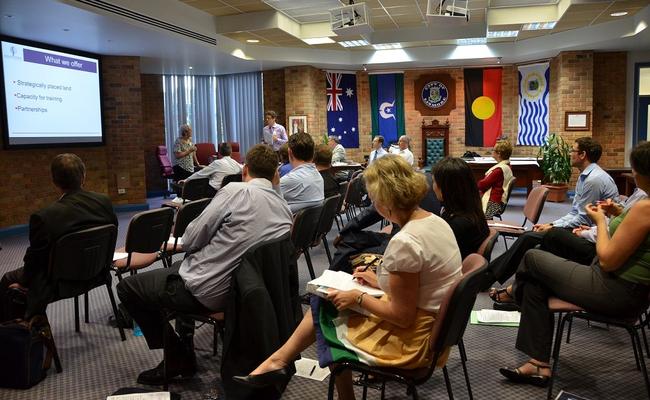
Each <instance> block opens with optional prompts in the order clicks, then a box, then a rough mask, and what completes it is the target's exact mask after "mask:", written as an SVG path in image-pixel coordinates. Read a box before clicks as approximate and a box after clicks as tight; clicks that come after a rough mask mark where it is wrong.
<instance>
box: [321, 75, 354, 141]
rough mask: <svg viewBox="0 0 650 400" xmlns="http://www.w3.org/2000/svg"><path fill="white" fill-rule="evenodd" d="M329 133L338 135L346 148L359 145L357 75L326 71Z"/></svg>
mask: <svg viewBox="0 0 650 400" xmlns="http://www.w3.org/2000/svg"><path fill="white" fill-rule="evenodd" d="M325 76H326V80H327V87H326V89H325V93H326V94H327V135H328V136H338V137H339V139H341V144H342V145H343V147H345V148H358V147H359V125H358V122H359V115H358V114H359V113H358V107H357V76H356V75H355V74H341V73H337V72H326V73H325Z"/></svg>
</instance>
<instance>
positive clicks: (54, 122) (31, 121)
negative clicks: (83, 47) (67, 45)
mask: <svg viewBox="0 0 650 400" xmlns="http://www.w3.org/2000/svg"><path fill="white" fill-rule="evenodd" d="M2 69H3V82H4V98H5V113H6V114H5V115H6V122H7V125H6V127H5V128H6V132H5V141H6V142H7V143H6V144H8V145H9V147H21V146H30V145H31V146H33V145H41V146H47V145H50V146H60V145H65V144H73V145H74V144H101V143H102V142H103V139H102V138H103V137H102V113H101V96H100V74H99V59H98V58H89V57H86V56H81V55H79V54H74V53H64V52H60V51H54V50H50V49H48V48H46V47H43V48H40V47H32V46H27V45H24V44H20V43H13V42H11V41H6V40H2Z"/></svg>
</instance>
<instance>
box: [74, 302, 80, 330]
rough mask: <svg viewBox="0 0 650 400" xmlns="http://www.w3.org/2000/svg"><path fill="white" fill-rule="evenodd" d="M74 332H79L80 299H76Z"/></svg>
mask: <svg viewBox="0 0 650 400" xmlns="http://www.w3.org/2000/svg"><path fill="white" fill-rule="evenodd" d="M74 331H75V332H79V331H80V328H79V297H78V296H75V297H74Z"/></svg>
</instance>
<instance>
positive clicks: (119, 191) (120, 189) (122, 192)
mask: <svg viewBox="0 0 650 400" xmlns="http://www.w3.org/2000/svg"><path fill="white" fill-rule="evenodd" d="M117 194H126V189H124V188H119V189H117Z"/></svg>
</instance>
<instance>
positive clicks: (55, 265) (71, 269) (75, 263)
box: [48, 225, 117, 298]
mask: <svg viewBox="0 0 650 400" xmlns="http://www.w3.org/2000/svg"><path fill="white" fill-rule="evenodd" d="M116 239H117V227H116V226H115V225H101V226H97V227H94V228H89V229H84V230H81V231H78V232H73V233H68V234H67V235H64V236H62V237H61V238H59V239H58V240H57V241H56V243H55V244H54V247H53V248H52V250H51V252H50V263H49V270H48V272H49V279H50V280H51V281H53V282H56V283H57V293H58V297H60V298H67V297H73V296H78V295H80V294H83V293H85V292H86V291H87V290H89V289H91V288H92V287H96V286H99V285H101V284H105V283H106V279H103V278H105V277H106V276H108V277H109V278H110V275H109V274H108V271H109V269H110V266H111V262H112V261H113V252H114V251H115V241H116ZM98 278H100V279H99V281H98V282H96V284H95V282H94V281H97V280H98ZM84 281H88V285H90V286H92V287H88V285H79V284H77V283H78V282H84ZM90 281H93V282H90ZM67 282H70V283H71V284H69V285H68V284H66V283H67Z"/></svg>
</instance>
